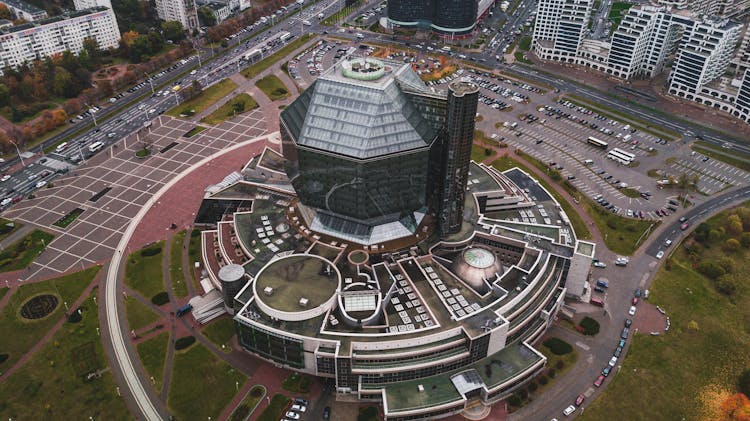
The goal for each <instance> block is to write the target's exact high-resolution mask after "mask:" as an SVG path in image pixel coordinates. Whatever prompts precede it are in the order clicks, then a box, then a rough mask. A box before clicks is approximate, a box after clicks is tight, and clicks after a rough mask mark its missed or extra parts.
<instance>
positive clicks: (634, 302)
mask: <svg viewBox="0 0 750 421" xmlns="http://www.w3.org/2000/svg"><path fill="white" fill-rule="evenodd" d="M636 304H638V297H633V305H636Z"/></svg>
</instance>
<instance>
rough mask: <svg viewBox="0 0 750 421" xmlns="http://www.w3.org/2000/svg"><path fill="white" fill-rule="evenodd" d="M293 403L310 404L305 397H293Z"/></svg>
mask: <svg viewBox="0 0 750 421" xmlns="http://www.w3.org/2000/svg"><path fill="white" fill-rule="evenodd" d="M294 403H295V404H297V405H305V406H310V402H308V401H307V399H304V398H294Z"/></svg>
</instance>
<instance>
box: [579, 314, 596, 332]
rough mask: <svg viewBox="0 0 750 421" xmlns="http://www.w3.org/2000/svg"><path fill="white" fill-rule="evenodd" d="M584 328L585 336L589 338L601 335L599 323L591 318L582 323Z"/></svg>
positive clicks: (584, 319)
mask: <svg viewBox="0 0 750 421" xmlns="http://www.w3.org/2000/svg"><path fill="white" fill-rule="evenodd" d="M580 325H581V327H582V328H583V334H584V335H587V336H594V335H596V334H597V333H599V322H597V321H596V320H594V319H592V318H591V317H588V316H586V317H584V318H583V320H581V323H580Z"/></svg>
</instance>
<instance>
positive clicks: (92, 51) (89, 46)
mask: <svg viewBox="0 0 750 421" xmlns="http://www.w3.org/2000/svg"><path fill="white" fill-rule="evenodd" d="M83 51H85V52H86V53H88V55H89V57H90V58H91V60H92V61H93V62H94V63H97V62H98V60H99V57H101V55H102V50H101V49H100V48H99V43H98V42H97V41H96V38H91V37H88V38H84V40H83Z"/></svg>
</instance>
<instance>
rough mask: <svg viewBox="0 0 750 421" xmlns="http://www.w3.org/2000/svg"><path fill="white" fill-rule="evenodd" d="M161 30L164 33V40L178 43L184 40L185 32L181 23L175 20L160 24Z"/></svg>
mask: <svg viewBox="0 0 750 421" xmlns="http://www.w3.org/2000/svg"><path fill="white" fill-rule="evenodd" d="M161 30H162V31H164V38H166V39H168V40H172V41H179V40H181V39H183V38H185V30H184V29H183V28H182V23H180V22H178V21H176V20H169V21H166V22H162V23H161Z"/></svg>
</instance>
